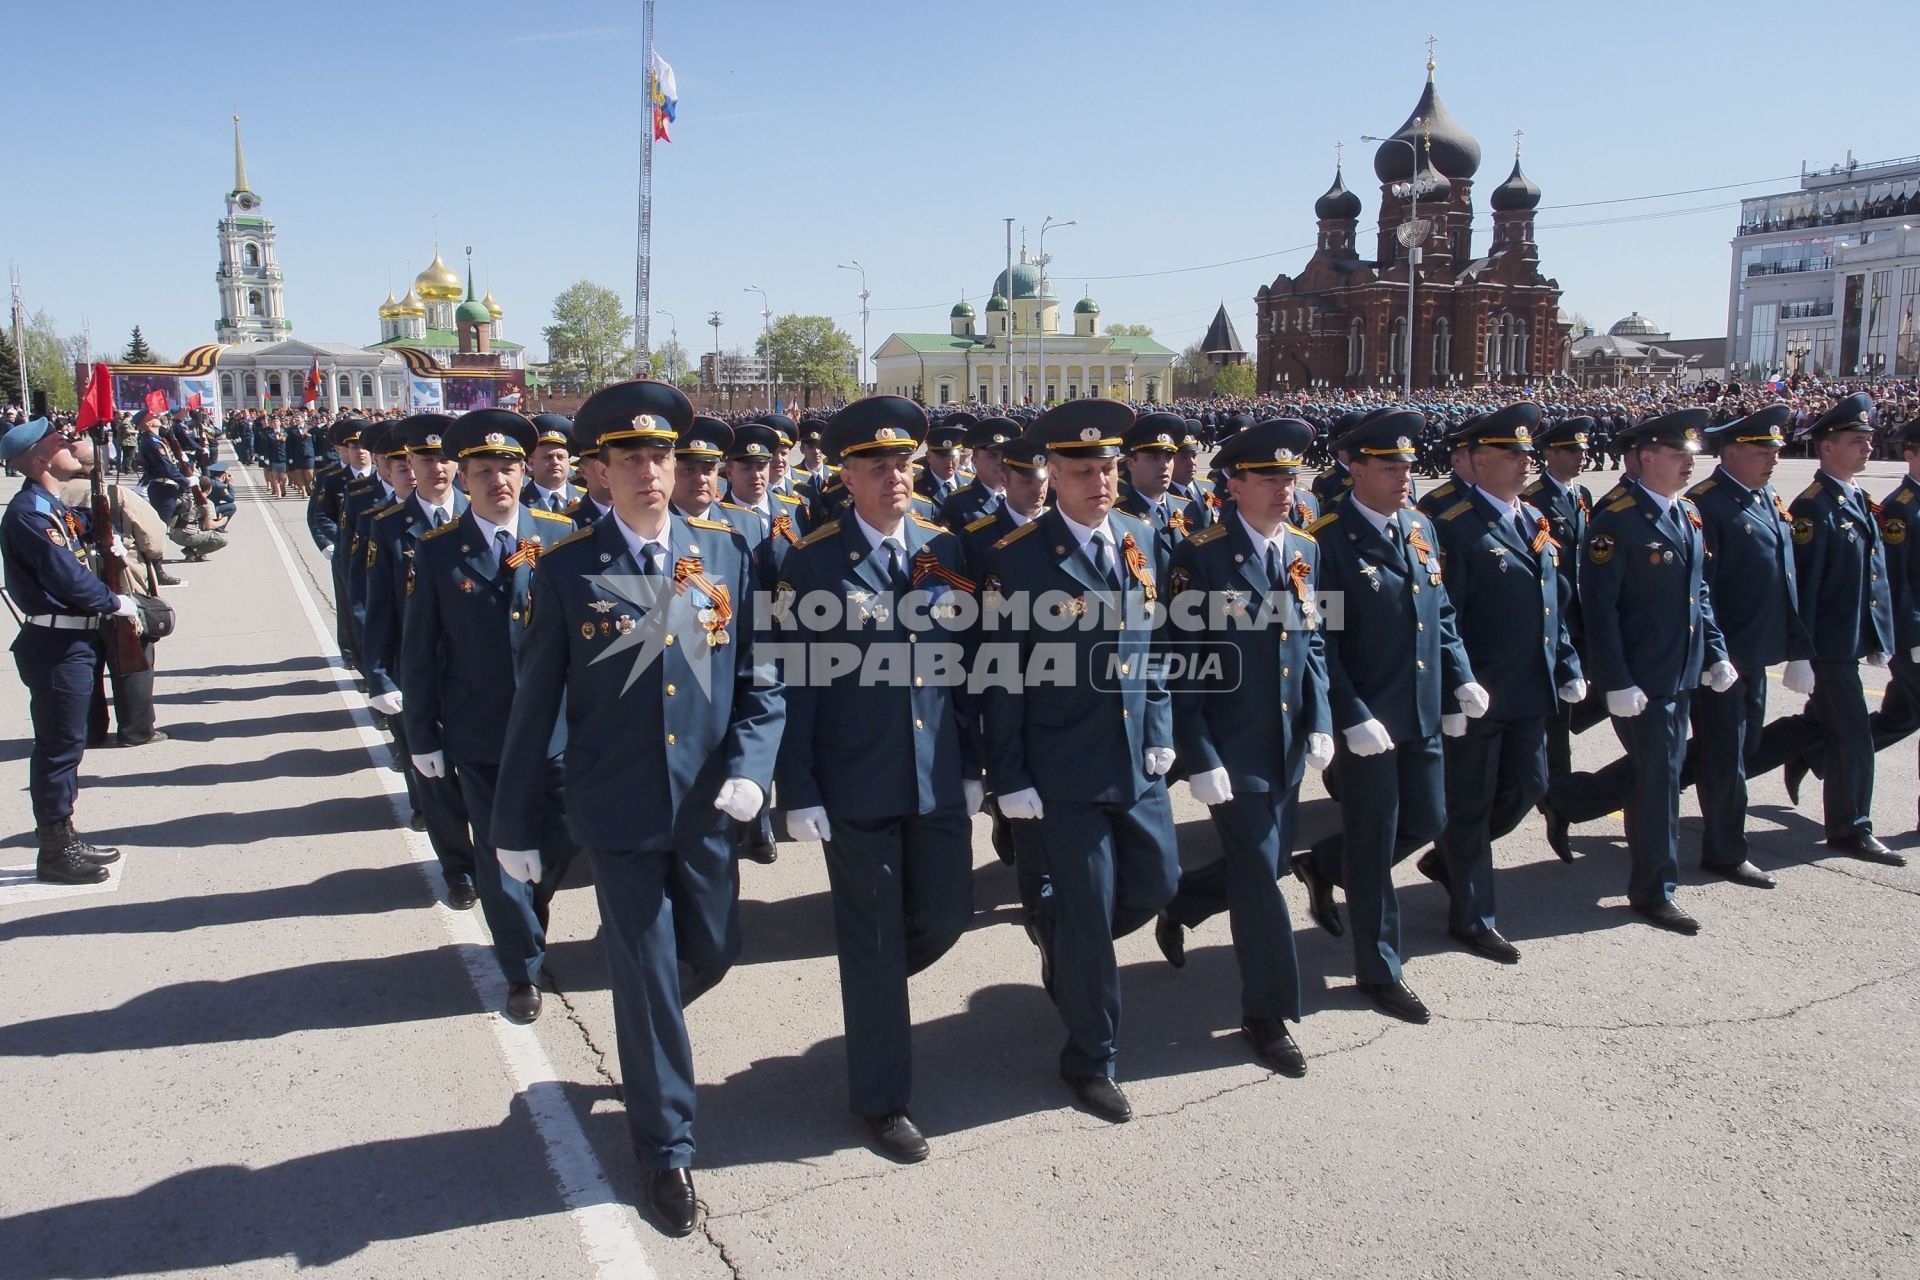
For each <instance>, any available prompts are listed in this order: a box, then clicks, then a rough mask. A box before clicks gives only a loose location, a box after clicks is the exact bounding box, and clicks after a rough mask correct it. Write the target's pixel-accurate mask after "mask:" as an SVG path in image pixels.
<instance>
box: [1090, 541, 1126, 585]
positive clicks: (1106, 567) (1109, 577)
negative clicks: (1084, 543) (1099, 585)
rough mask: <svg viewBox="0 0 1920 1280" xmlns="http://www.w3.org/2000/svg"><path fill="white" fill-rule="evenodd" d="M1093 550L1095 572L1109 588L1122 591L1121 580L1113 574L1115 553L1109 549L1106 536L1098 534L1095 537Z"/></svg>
mask: <svg viewBox="0 0 1920 1280" xmlns="http://www.w3.org/2000/svg"><path fill="white" fill-rule="evenodd" d="M1092 550H1093V571H1094V572H1095V573H1096V574H1098V575H1099V576H1100V581H1102V582H1104V583H1106V584H1107V586H1109V587H1111V588H1113V589H1114V590H1115V591H1118V590H1119V589H1120V579H1119V578H1118V577H1116V576H1115V575H1114V572H1113V553H1112V552H1111V551H1109V550H1108V549H1107V535H1106V534H1104V533H1096V534H1094V535H1093V545H1092Z"/></svg>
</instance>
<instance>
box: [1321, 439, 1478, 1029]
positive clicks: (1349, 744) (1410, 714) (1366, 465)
mask: <svg viewBox="0 0 1920 1280" xmlns="http://www.w3.org/2000/svg"><path fill="white" fill-rule="evenodd" d="M1424 422H1425V419H1424V418H1423V417H1422V416H1421V414H1420V413H1419V412H1418V411H1416V410H1412V409H1384V410H1381V411H1379V412H1377V413H1375V414H1373V415H1371V416H1369V417H1367V418H1366V419H1364V420H1362V421H1361V422H1359V423H1358V424H1356V425H1355V426H1353V427H1350V428H1349V429H1348V431H1347V433H1346V434H1345V435H1344V436H1341V437H1340V438H1339V439H1338V440H1336V441H1334V447H1335V448H1336V449H1337V450H1338V451H1339V452H1340V453H1342V454H1343V455H1344V456H1346V457H1347V458H1348V459H1349V463H1348V470H1349V473H1350V479H1351V484H1350V486H1349V487H1348V489H1347V490H1346V492H1345V493H1344V494H1343V495H1342V496H1341V497H1340V499H1339V500H1338V501H1337V502H1336V503H1335V504H1334V506H1333V509H1332V510H1331V511H1329V512H1327V514H1325V515H1323V516H1321V517H1320V519H1319V520H1318V521H1316V522H1315V523H1314V527H1313V528H1312V529H1311V530H1310V531H1309V532H1311V533H1312V534H1313V535H1314V536H1315V537H1317V538H1318V539H1319V540H1320V562H1319V565H1318V569H1319V575H1320V576H1319V585H1320V589H1321V590H1322V591H1325V592H1328V593H1336V592H1337V593H1340V596H1339V598H1341V599H1342V600H1343V601H1344V605H1345V610H1346V616H1345V619H1344V625H1343V626H1342V627H1339V628H1333V629H1329V630H1328V631H1326V633H1325V635H1326V646H1327V683H1328V688H1329V690H1330V691H1331V701H1332V707H1333V724H1334V727H1335V728H1336V729H1338V730H1339V735H1338V737H1337V738H1336V739H1335V745H1336V750H1335V752H1334V756H1335V760H1336V762H1337V765H1338V768H1339V769H1340V818H1341V826H1342V828H1343V830H1341V831H1337V832H1335V833H1333V834H1332V835H1329V836H1327V837H1326V838H1324V839H1322V840H1321V841H1319V842H1318V843H1316V844H1315V845H1314V846H1313V848H1312V849H1311V850H1310V851H1309V852H1307V853H1303V854H1297V855H1295V856H1294V859H1293V870H1294V874H1295V875H1297V876H1298V877H1299V878H1300V880H1301V882H1302V883H1304V884H1305V885H1306V886H1307V895H1308V910H1309V912H1310V913H1311V914H1312V916H1313V917H1314V919H1315V920H1317V921H1319V923H1320V926H1321V927H1322V928H1323V929H1325V930H1326V931H1327V932H1328V933H1329V934H1332V935H1333V936H1335V937H1339V936H1340V934H1341V933H1342V932H1343V931H1344V926H1343V924H1342V922H1341V920H1340V916H1339V913H1338V911H1337V910H1335V908H1334V903H1333V886H1334V885H1336V884H1344V885H1345V886H1346V891H1347V904H1348V907H1349V909H1350V911H1351V912H1352V915H1353V952H1354V972H1355V977H1356V978H1357V979H1358V983H1359V988H1360V991H1361V994H1363V995H1365V996H1366V997H1367V999H1369V1000H1371V1001H1372V1002H1373V1004H1374V1005H1375V1006H1376V1007H1377V1008H1379V1010H1380V1011H1381V1012H1382V1013H1385V1014H1387V1015H1389V1016H1390V1017H1395V1018H1401V1019H1404V1020H1405V1021H1408V1022H1425V1021H1427V1019H1428V1017H1429V1015H1428V1013H1427V1006H1426V1005H1425V1004H1423V1003H1421V1000H1420V997H1419V996H1417V995H1415V994H1414V993H1413V990H1412V988H1410V987H1408V986H1407V984H1406V983H1405V982H1404V981H1403V980H1402V977H1401V965H1400V903H1399V899H1397V898H1396V897H1395V896H1394V891H1393V864H1394V863H1396V862H1399V861H1400V860H1402V859H1403V858H1406V857H1408V856H1409V855H1410V854H1412V853H1413V851H1414V850H1416V849H1419V848H1421V847H1423V846H1425V845H1426V844H1428V843H1430V842H1431V841H1432V840H1433V838H1434V837H1435V836H1437V835H1439V834H1440V827H1441V823H1442V822H1443V820H1444V809H1443V807H1442V806H1443V797H1442V777H1441V749H1440V716H1441V712H1442V709H1443V706H1444V705H1448V704H1450V703H1457V704H1458V706H1459V710H1460V713H1461V714H1463V715H1466V716H1468V717H1470V718H1477V717H1479V716H1482V715H1485V714H1486V711H1487V693H1486V691H1485V690H1484V689H1482V688H1481V687H1480V686H1479V685H1477V684H1475V683H1474V680H1473V670H1472V668H1471V667H1470V666H1469V665H1468V662H1467V654H1466V650H1465V649H1463V648H1462V647H1461V645H1460V636H1459V633H1458V632H1457V631H1456V630H1455V628H1454V615H1453V606H1452V605H1451V604H1449V603H1448V601H1447V593H1446V590H1445V589H1444V588H1443V587H1442V586H1441V585H1440V583H1441V579H1440V557H1439V553H1438V552H1437V551H1436V550H1435V549H1434V546H1433V541H1432V538H1431V537H1430V536H1429V535H1430V524H1429V522H1428V520H1427V518H1426V517H1425V516H1423V515H1421V514H1420V513H1419V512H1418V511H1416V510H1414V509H1413V508H1411V507H1409V506H1408V505H1407V497H1408V495H1409V494H1410V493H1411V492H1412V485H1413V459H1414V441H1415V440H1416V439H1417V438H1418V437H1419V435H1420V430H1421V427H1422V426H1423V425H1424ZM1445 690H1451V691H1452V693H1451V697H1450V698H1447V697H1444V696H1443V691H1445Z"/></svg>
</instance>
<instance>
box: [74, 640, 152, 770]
mask: <svg viewBox="0 0 1920 1280" xmlns="http://www.w3.org/2000/svg"><path fill="white" fill-rule="evenodd" d="M140 650H141V652H142V653H144V654H146V656H147V665H146V667H145V668H144V669H143V670H140V671H130V672H128V673H127V674H126V675H123V676H117V675H114V674H113V673H112V672H110V671H108V670H107V664H106V662H105V661H102V662H101V663H100V668H99V674H98V675H96V676H95V677H94V680H93V702H92V706H91V707H90V708H89V710H88V712H87V736H88V737H89V738H93V739H96V740H97V739H100V738H104V737H106V736H107V689H106V688H104V687H102V686H103V684H110V685H111V687H112V690H113V725H114V730H115V732H117V733H118V734H119V735H120V737H121V739H122V740H123V741H125V742H128V743H130V744H133V745H136V746H137V745H139V744H140V743H143V742H146V741H147V740H148V739H150V738H152V737H153V642H152V641H150V640H144V641H142V642H141V644H140Z"/></svg>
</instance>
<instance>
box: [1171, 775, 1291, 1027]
mask: <svg viewBox="0 0 1920 1280" xmlns="http://www.w3.org/2000/svg"><path fill="white" fill-rule="evenodd" d="M1299 800H1300V789H1299V787H1298V786H1291V787H1282V788H1279V789H1276V790H1273V791H1248V792H1245V793H1243V794H1236V795H1235V796H1234V797H1233V799H1231V800H1229V801H1227V803H1225V804H1217V805H1214V806H1213V807H1212V808H1211V809H1210V810H1208V812H1209V813H1211V814H1212V815H1213V826H1214V830H1216V831H1218V832H1219V833H1220V851H1221V854H1220V857H1218V858H1216V859H1214V860H1213V861H1212V862H1209V863H1207V864H1206V865H1205V866H1202V867H1195V868H1194V869H1193V870H1191V871H1188V872H1186V873H1184V874H1183V875H1182V876H1181V877H1180V888H1179V891H1178V892H1176V893H1175V894H1174V895H1173V901H1172V902H1169V903H1168V904H1167V916H1168V917H1169V918H1170V919H1172V920H1173V921H1174V922H1175V923H1177V924H1180V925H1182V926H1184V927H1186V928H1189V929H1191V928H1195V927H1196V926H1198V925H1200V924H1202V923H1204V922H1205V921H1206V920H1207V919H1208V918H1210V917H1212V916H1214V915H1216V914H1218V913H1219V912H1221V911H1225V912H1226V913H1227V922H1228V924H1229V925H1230V926H1231V927H1232V930H1233V958H1234V962H1235V963H1236V964H1238V965H1239V966H1240V1010H1241V1012H1242V1014H1244V1015H1245V1016H1246V1017H1248V1018H1285V1019H1291V1020H1292V1021H1294V1022H1298V1021H1299V1020H1300V964H1299V960H1298V958H1297V957H1296V955H1295V953H1294V945H1293V921H1292V920H1291V919H1290V918H1289V917H1288V915H1287V899H1286V895H1285V894H1283V893H1282V892H1281V891H1280V875H1281V872H1282V870H1283V869H1284V868H1285V867H1286V866H1287V858H1288V855H1289V854H1291V853H1292V852H1293V829H1294V818H1295V816H1296V814H1297V813H1298V811H1299Z"/></svg>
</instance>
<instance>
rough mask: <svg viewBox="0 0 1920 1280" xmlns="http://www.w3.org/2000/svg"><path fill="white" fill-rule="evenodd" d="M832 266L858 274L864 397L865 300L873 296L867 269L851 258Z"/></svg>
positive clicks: (862, 389)
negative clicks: (869, 287)
mask: <svg viewBox="0 0 1920 1280" xmlns="http://www.w3.org/2000/svg"><path fill="white" fill-rule="evenodd" d="M834 265H835V266H837V267H839V268H840V270H842V271H858V272H859V273H860V393H861V394H862V395H865V394H866V390H867V299H868V298H871V297H872V296H873V294H872V292H871V291H869V290H868V288H867V269H866V268H865V267H863V266H861V265H860V259H858V258H853V259H850V260H848V261H846V262H839V263H835V264H834Z"/></svg>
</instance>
